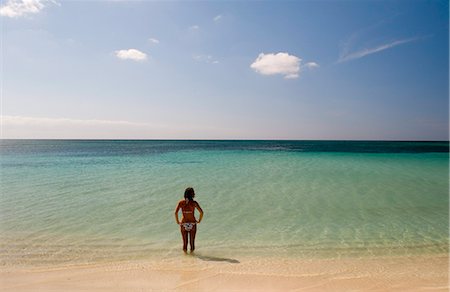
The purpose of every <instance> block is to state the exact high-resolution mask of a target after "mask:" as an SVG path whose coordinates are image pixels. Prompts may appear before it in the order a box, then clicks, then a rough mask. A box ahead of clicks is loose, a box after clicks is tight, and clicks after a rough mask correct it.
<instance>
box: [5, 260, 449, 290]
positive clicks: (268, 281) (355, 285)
mask: <svg viewBox="0 0 450 292" xmlns="http://www.w3.org/2000/svg"><path fill="white" fill-rule="evenodd" d="M0 275H1V288H2V291H103V290H108V291H172V290H176V291H348V290H364V291H365V290H371V291H419V290H421V291H423V290H431V291H448V289H449V284H448V256H446V255H431V256H416V257H383V258H365V259H351V258H349V259H333V260H331V259H310V260H306V259H297V260H294V259H277V258H274V259H267V258H266V259H258V258H253V259H251V258H248V259H230V258H217V257H208V256H205V255H200V254H199V255H197V256H191V255H186V256H183V255H180V258H179V259H178V260H171V261H164V260H158V261H156V260H155V261H139V262H119V263H107V264H98V265H84V266H67V267H54V268H28V269H3V270H2V272H1V274H0Z"/></svg>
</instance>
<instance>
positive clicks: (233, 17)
mask: <svg viewBox="0 0 450 292" xmlns="http://www.w3.org/2000/svg"><path fill="white" fill-rule="evenodd" d="M0 21H1V137H2V138H46V139H292V140H303V139H308V140H310V139H313V140H448V137H449V126H448V118H449V84H448V82H449V69H448V68H449V57H448V54H449V29H448V26H449V6H448V1H441V0H436V1H337V0H335V1H331V0H330V1H180V2H178V1H161V2H159V1H119V0H115V1H106V0H103V1H61V0H20V1H18V0H1V5H0Z"/></svg>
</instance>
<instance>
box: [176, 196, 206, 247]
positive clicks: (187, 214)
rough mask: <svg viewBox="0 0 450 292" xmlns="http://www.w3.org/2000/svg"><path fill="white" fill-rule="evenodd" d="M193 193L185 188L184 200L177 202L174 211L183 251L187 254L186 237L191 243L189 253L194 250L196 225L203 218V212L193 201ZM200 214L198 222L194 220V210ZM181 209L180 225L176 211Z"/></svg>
mask: <svg viewBox="0 0 450 292" xmlns="http://www.w3.org/2000/svg"><path fill="white" fill-rule="evenodd" d="M194 197H195V192H194V189H193V188H187V189H186V190H185V191H184V200H181V201H179V202H178V205H177V208H176V209H175V219H176V220H177V224H179V225H180V229H181V236H182V237H183V251H184V252H187V245H188V237H189V238H190V239H189V242H190V243H191V252H193V251H194V249H195V233H196V232H197V223H200V222H201V221H202V218H203V210H202V208H200V205H199V204H198V203H197V202H196V201H194ZM196 208H197V210H198V211H199V212H200V218H199V219H198V221H197V220H196V219H195V216H194V210H195V209H196ZM180 209H181V212H182V213H183V217H182V218H181V223H180V221H179V220H178V211H179V210H180Z"/></svg>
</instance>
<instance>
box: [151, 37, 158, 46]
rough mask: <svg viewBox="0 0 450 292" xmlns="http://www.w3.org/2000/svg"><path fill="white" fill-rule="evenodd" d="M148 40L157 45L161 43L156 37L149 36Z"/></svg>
mask: <svg viewBox="0 0 450 292" xmlns="http://www.w3.org/2000/svg"><path fill="white" fill-rule="evenodd" d="M148 41H149V42H151V43H152V44H155V45H157V44H159V40H158V39H155V38H149V39H148Z"/></svg>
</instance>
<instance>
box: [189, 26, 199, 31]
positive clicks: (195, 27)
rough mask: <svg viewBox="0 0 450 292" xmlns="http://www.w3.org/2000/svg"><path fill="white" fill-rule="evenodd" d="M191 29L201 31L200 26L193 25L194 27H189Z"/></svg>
mask: <svg viewBox="0 0 450 292" xmlns="http://www.w3.org/2000/svg"><path fill="white" fill-rule="evenodd" d="M189 29H190V30H198V29H200V26H198V25H192V26H190V27H189Z"/></svg>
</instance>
